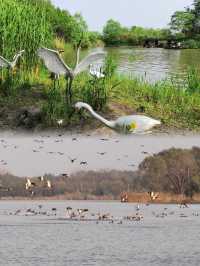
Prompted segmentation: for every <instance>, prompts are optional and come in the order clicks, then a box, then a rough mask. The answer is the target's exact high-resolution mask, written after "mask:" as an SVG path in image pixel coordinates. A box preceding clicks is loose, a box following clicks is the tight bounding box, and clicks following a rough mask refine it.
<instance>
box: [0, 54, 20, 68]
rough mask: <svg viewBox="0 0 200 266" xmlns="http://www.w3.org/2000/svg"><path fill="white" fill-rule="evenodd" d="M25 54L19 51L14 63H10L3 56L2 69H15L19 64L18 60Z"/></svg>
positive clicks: (0, 61)
mask: <svg viewBox="0 0 200 266" xmlns="http://www.w3.org/2000/svg"><path fill="white" fill-rule="evenodd" d="M23 53H24V50H22V51H19V52H18V53H17V54H16V55H15V56H14V57H13V61H8V60H7V59H5V58H4V57H3V56H0V68H10V69H13V68H14V67H15V66H16V64H17V61H18V59H19V58H20V57H21V56H22V54H23Z"/></svg>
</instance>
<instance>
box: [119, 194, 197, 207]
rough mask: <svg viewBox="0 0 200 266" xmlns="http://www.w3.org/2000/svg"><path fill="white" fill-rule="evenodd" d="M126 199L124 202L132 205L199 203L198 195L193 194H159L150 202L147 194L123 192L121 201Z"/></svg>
mask: <svg viewBox="0 0 200 266" xmlns="http://www.w3.org/2000/svg"><path fill="white" fill-rule="evenodd" d="M123 198H126V199H127V201H125V202H129V203H131V202H133V203H144V204H148V203H150V204H151V203H154V204H156V203H157V204H184V203H186V204H191V203H195V204H199V203H200V193H198V194H194V195H193V197H192V198H191V197H186V196H184V195H175V194H172V193H163V192H162V193H159V192H158V198H157V199H155V200H151V198H150V196H149V194H148V193H147V192H141V193H134V192H130V193H128V192H124V193H122V194H121V200H122V199H123Z"/></svg>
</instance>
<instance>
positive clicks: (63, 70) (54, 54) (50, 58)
mask: <svg viewBox="0 0 200 266" xmlns="http://www.w3.org/2000/svg"><path fill="white" fill-rule="evenodd" d="M80 48H81V42H79V44H78V46H77V52H76V65H75V68H74V69H72V68H70V67H69V66H68V65H67V64H66V63H65V62H64V60H63V59H62V57H61V56H60V53H59V52H58V51H56V50H51V49H48V48H45V47H42V48H40V49H38V56H39V57H40V58H41V59H42V60H43V61H44V64H45V66H46V67H47V68H48V70H49V71H51V72H52V73H54V74H55V75H56V77H59V76H60V75H64V76H65V78H66V80H67V87H66V96H67V98H68V102H69V103H70V104H71V101H72V83H73V80H74V78H75V77H76V75H78V74H79V73H80V72H82V71H84V70H86V69H87V68H88V67H89V65H90V64H91V62H94V61H97V60H99V59H104V57H105V53H104V52H93V53H90V54H89V55H88V56H87V57H86V58H84V59H83V60H82V61H81V62H80V63H79V56H80Z"/></svg>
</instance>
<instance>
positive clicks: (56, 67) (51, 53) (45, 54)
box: [38, 48, 70, 75]
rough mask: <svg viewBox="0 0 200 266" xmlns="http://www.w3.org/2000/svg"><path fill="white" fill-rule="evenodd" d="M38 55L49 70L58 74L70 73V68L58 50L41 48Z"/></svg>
mask: <svg viewBox="0 0 200 266" xmlns="http://www.w3.org/2000/svg"><path fill="white" fill-rule="evenodd" d="M38 56H39V57H40V58H41V59H42V60H43V61H44V64H45V66H46V67H47V68H48V70H49V71H51V72H53V73H55V74H57V75H70V68H69V67H68V66H67V65H66V64H65V63H64V61H63V59H62V58H61V57H60V55H59V53H58V51H55V50H50V49H47V48H40V49H38Z"/></svg>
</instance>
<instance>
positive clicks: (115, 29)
mask: <svg viewBox="0 0 200 266" xmlns="http://www.w3.org/2000/svg"><path fill="white" fill-rule="evenodd" d="M199 17H200V0H194V1H193V4H192V5H191V7H187V8H185V10H183V11H176V12H174V14H173V15H172V16H171V19H170V22H169V27H166V28H162V29H153V28H143V27H138V26H135V25H134V26H132V27H130V28H128V27H124V26H123V25H121V24H120V23H119V22H118V21H115V20H113V19H110V20H109V21H108V22H107V24H106V25H105V26H104V30H103V41H104V42H105V43H106V45H143V46H148V45H149V47H151V45H152V46H154V47H155V46H157V47H159V46H161V47H163V46H165V47H166V48H175V47H177V48H200V23H199ZM156 40H157V42H155V41H156ZM158 41H159V42H158ZM162 41H170V43H166V42H165V43H162ZM173 41H174V42H175V43H173ZM176 41H177V42H180V44H179V45H178V46H176ZM171 42H172V43H171ZM173 45H174V46H173Z"/></svg>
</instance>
